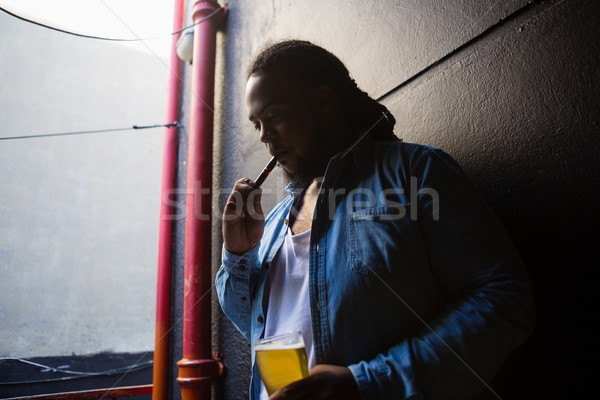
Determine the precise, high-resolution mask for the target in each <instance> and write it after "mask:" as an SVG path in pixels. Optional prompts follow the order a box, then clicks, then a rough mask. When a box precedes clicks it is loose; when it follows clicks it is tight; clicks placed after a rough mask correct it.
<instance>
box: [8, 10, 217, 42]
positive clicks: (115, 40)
mask: <svg viewBox="0 0 600 400" xmlns="http://www.w3.org/2000/svg"><path fill="white" fill-rule="evenodd" d="M223 9H224V7H219V8H217V9H216V10H215V11H213V12H211V13H210V14H208V15H207V16H206V17H204V18H202V19H201V20H200V21H198V22H196V23H194V24H192V25H188V26H186V27H185V28H181V29H179V30H178V31H175V32H171V33H169V34H165V35H159V36H153V37H147V38H135V39H121V38H107V37H102V36H94V35H85V34H83V33H77V32H71V31H68V30H65V29H61V28H57V27H55V26H51V25H47V24H43V23H41V22H37V21H34V20H31V19H28V18H25V17H22V16H20V15H18V14H15V13H13V12H11V11H8V10H7V9H5V8H4V7H0V11H3V12H4V13H6V14H8V15H10V16H11V17H14V18H17V19H20V20H21V21H25V22H28V23H30V24H34V25H37V26H41V27H43V28H47V29H51V30H53V31H57V32H61V33H66V34H69V35H73V36H78V37H82V38H86V39H96V40H107V41H111V42H143V41H146V40H153V39H158V38H161V37H166V36H173V35H177V34H178V33H181V32H183V31H185V30H187V29H190V28H193V27H194V26H196V25H198V24H201V23H202V22H204V21H206V20H207V19H210V18H212V17H213V16H214V15H216V14H217V13H218V12H220V11H222V10H223Z"/></svg>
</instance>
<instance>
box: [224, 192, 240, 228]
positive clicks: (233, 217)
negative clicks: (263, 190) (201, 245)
mask: <svg viewBox="0 0 600 400" xmlns="http://www.w3.org/2000/svg"><path fill="white" fill-rule="evenodd" d="M244 203H245V202H244V199H243V196H242V193H241V192H239V191H233V192H231V194H230V195H229V197H228V198H227V203H225V208H224V209H223V221H226V222H230V223H233V222H237V221H238V220H240V219H242V218H244V217H245V213H244V209H245V206H244Z"/></svg>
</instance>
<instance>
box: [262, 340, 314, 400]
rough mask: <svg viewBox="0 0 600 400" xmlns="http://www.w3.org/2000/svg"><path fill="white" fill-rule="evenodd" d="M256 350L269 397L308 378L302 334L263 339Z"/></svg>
mask: <svg viewBox="0 0 600 400" xmlns="http://www.w3.org/2000/svg"><path fill="white" fill-rule="evenodd" d="M254 349H255V350H256V362H257V364H258V370H259V372H260V377H261V378H262V381H263V383H264V385H265V388H266V389H267V393H268V394H269V396H270V395H272V394H273V393H275V392H276V391H277V390H279V389H281V388H282V387H284V386H287V385H289V384H290V383H292V382H295V381H298V380H300V379H302V378H306V377H307V376H308V361H307V359H306V350H305V348H304V340H303V339H302V335H301V334H300V333H292V334H286V335H281V336H275V337H273V338H266V339H262V340H260V341H258V342H257V343H256V344H255V346H254Z"/></svg>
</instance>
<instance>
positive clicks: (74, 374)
mask: <svg viewBox="0 0 600 400" xmlns="http://www.w3.org/2000/svg"><path fill="white" fill-rule="evenodd" d="M0 361H18V362H21V363H24V364H29V365H33V366H35V367H39V368H44V370H43V371H42V372H55V373H61V374H65V375H68V376H61V377H53V378H47V379H40V380H31V381H16V382H0V386H2V385H23V384H31V383H42V382H56V381H65V380H70V379H77V378H85V377H90V376H109V375H115V374H121V373H123V372H133V371H139V370H141V369H145V368H149V367H151V366H152V364H153V360H148V361H144V362H137V363H135V364H131V365H127V366H124V367H121V368H114V369H109V370H106V371H97V372H92V371H71V370H68V369H62V368H56V367H50V366H48V365H44V364H40V363H36V362H33V361H30V360H25V359H23V358H15V357H3V358H0Z"/></svg>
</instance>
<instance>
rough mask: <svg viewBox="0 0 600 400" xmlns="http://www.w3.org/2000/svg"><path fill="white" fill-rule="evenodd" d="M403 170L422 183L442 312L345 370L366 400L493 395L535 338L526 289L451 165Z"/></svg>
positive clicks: (497, 232)
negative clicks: (506, 369) (513, 359)
mask: <svg viewBox="0 0 600 400" xmlns="http://www.w3.org/2000/svg"><path fill="white" fill-rule="evenodd" d="M409 164H410V168H409V172H408V174H409V175H411V176H412V177H416V179H417V183H418V186H416V187H415V188H412V189H411V190H417V193H411V197H412V200H411V202H412V201H416V202H418V220H417V223H418V225H419V229H420V231H421V235H422V238H423V241H424V243H425V245H426V247H427V251H428V254H429V259H430V268H431V270H432V272H433V275H434V276H435V278H436V280H437V281H438V284H439V286H440V287H441V290H442V291H443V292H444V295H445V298H446V299H447V302H446V306H445V308H444V309H443V310H442V311H441V312H440V313H439V314H438V315H436V316H435V317H434V318H433V319H431V320H427V321H425V320H421V323H422V329H421V331H420V332H419V333H418V334H417V335H415V336H413V337H410V338H404V339H400V340H399V343H398V344H397V345H395V346H394V347H392V348H390V349H388V351H387V352H386V353H385V354H378V355H377V356H376V357H374V358H373V359H371V360H367V361H361V362H359V363H356V364H353V365H351V366H350V370H351V371H352V373H353V375H354V377H355V379H356V382H357V384H358V386H359V389H360V391H361V394H362V397H363V398H364V399H382V398H399V399H409V398H410V399H431V400H437V399H444V400H448V399H471V398H473V396H475V395H476V394H477V393H479V392H481V391H482V390H485V389H486V387H487V390H490V387H489V383H490V381H491V379H492V377H493V376H494V374H495V373H496V372H497V370H498V369H499V368H500V366H501V365H502V363H503V362H504V361H505V359H506V357H507V356H508V355H509V353H510V352H511V351H512V350H513V349H515V348H516V347H518V346H519V345H520V344H522V343H523V342H524V341H525V340H526V338H527V337H528V336H529V335H530V334H531V331H532V330H533V325H534V304H533V294H532V289H531V284H530V281H529V278H528V276H527V273H526V270H525V267H524V265H523V264H522V261H521V259H520V257H519V255H518V253H517V251H516V249H515V248H514V246H513V245H512V242H511V241H510V239H509V237H508V235H507V234H506V232H505V230H504V228H503V227H502V225H501V223H500V221H499V220H498V219H497V218H496V216H495V215H494V213H493V212H492V211H491V209H490V208H489V207H488V205H487V204H486V202H485V201H484V200H483V198H482V197H481V196H480V194H479V193H478V192H477V190H476V189H475V188H474V186H473V185H472V184H471V182H470V181H469V180H468V178H467V177H466V175H465V174H464V172H463V171H462V169H461V168H460V167H459V166H458V164H457V163H456V162H455V161H454V160H453V159H452V158H451V157H450V156H449V155H447V154H446V153H444V152H443V151H441V150H427V151H426V152H425V153H424V154H422V155H421V156H420V157H418V158H415V159H413V160H411V162H410V163H409ZM405 179H410V177H408V176H406V177H405ZM413 179H414V178H413ZM416 317H417V318H419V319H420V317H419V316H416Z"/></svg>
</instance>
